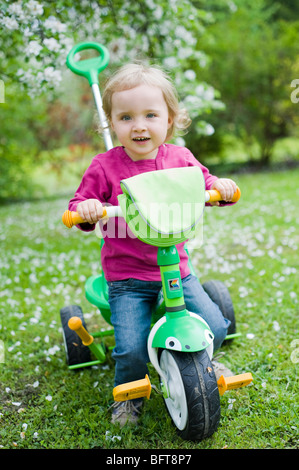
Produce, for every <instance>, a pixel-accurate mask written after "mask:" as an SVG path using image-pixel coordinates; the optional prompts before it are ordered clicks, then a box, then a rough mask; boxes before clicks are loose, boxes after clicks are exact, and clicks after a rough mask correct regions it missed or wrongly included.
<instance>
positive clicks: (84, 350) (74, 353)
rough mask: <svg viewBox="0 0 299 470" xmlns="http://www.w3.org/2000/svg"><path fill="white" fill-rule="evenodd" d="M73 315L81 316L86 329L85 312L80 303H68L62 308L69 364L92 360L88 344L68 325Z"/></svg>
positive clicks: (62, 321)
mask: <svg viewBox="0 0 299 470" xmlns="http://www.w3.org/2000/svg"><path fill="white" fill-rule="evenodd" d="M72 317H79V318H80V319H81V321H82V325H83V326H84V328H85V329H86V324H85V320H84V317H83V312H82V309H81V307H80V306H79V305H68V306H67V307H63V308H62V309H61V310H60V319H61V325H62V334H63V340H64V346H65V352H66V360H67V364H68V365H69V366H74V365H79V364H83V363H84V362H90V361H91V354H90V349H89V348H88V346H84V344H83V343H82V340H81V339H80V338H79V336H78V335H77V333H76V332H75V331H73V330H71V329H70V328H69V326H68V321H69V319H70V318H72Z"/></svg>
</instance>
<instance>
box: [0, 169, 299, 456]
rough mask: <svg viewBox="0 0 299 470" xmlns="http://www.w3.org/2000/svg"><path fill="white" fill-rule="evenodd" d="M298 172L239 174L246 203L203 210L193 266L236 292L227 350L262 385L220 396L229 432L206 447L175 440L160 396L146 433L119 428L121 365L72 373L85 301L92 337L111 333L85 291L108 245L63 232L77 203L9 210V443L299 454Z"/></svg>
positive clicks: (4, 236) (4, 322) (0, 430)
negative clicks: (69, 334) (77, 316)
mask: <svg viewBox="0 0 299 470" xmlns="http://www.w3.org/2000/svg"><path fill="white" fill-rule="evenodd" d="M298 173H299V172H298V170H297V171H289V172H287V171H286V172H282V173H263V174H254V175H242V176H238V177H237V178H236V180H237V182H238V184H239V185H240V187H241V189H242V198H241V200H240V202H239V203H238V204H237V205H236V206H233V207H226V208H209V209H207V210H206V212H205V227H204V243H203V246H202V247H201V249H199V250H198V249H195V250H193V251H192V259H193V260H194V264H195V267H196V270H197V272H198V274H199V276H200V278H201V280H202V281H205V280H207V279H212V278H214V279H220V280H222V281H224V282H225V283H226V285H227V286H228V287H229V289H230V292H231V295H232V299H233V302H234V306H235V311H236V316H237V327H238V331H239V332H240V333H242V336H240V337H239V338H237V339H235V340H234V341H233V342H232V343H230V344H225V345H224V346H223V347H222V349H221V350H222V351H224V352H225V356H224V358H223V362H225V364H226V365H228V366H229V367H230V368H231V369H232V370H233V371H234V373H236V374H238V373H242V372H251V373H252V374H253V378H254V381H253V383H252V384H251V385H250V386H248V387H246V388H242V389H239V390H234V391H230V392H227V393H226V394H225V395H224V396H223V397H222V398H221V422H220V426H219V428H218V430H217V432H216V433H215V434H214V435H213V436H212V437H210V438H209V439H206V440H205V441H203V442H187V441H183V440H181V439H180V438H179V437H178V436H177V434H176V431H175V429H174V427H173V426H172V424H171V421H170V418H169V417H168V415H167V412H166V409H165V407H164V403H163V400H162V399H161V398H160V396H159V395H157V394H155V393H154V392H152V395H151V398H150V400H149V401H147V402H146V405H145V408H144V411H143V413H142V417H141V423H140V426H139V427H138V429H135V428H134V427H130V426H128V427H126V428H123V429H120V428H119V427H118V426H114V425H112V424H111V423H110V411H109V409H108V408H109V405H110V404H111V402H112V387H113V376H114V364H113V361H112V359H111V358H110V357H108V359H107V362H106V363H105V364H102V365H99V366H97V367H93V368H92V369H85V370H83V371H80V372H72V371H70V370H68V368H67V366H66V362H65V352H64V346H63V341H62V334H61V327H60V319H59V310H60V308H61V307H63V306H64V305H68V304H73V303H77V304H80V305H81V306H82V308H83V311H84V314H85V317H86V321H87V324H88V327H89V330H90V331H95V330H98V329H99V328H106V327H108V325H106V324H105V322H104V321H103V320H102V318H101V316H100V314H99V312H98V311H97V309H96V308H95V307H93V306H92V305H90V304H89V303H88V302H87V301H86V300H85V296H84V282H85V279H87V278H88V277H89V276H90V275H92V274H96V273H98V272H99V269H100V265H99V242H98V239H97V238H96V237H95V235H94V234H84V233H81V232H79V231H78V230H76V229H72V230H68V229H66V228H65V227H64V226H63V225H62V223H61V215H62V213H63V211H64V210H65V209H66V208H67V202H68V201H67V199H63V200H62V199H57V200H53V201H41V202H26V203H23V204H14V205H8V206H5V207H1V208H0V213H1V221H2V223H1V227H0V239H1V258H0V265H1V277H0V280H1V291H0V300H1V304H0V312H1V320H0V340H1V342H2V345H4V358H2V359H3V362H2V363H0V371H1V383H0V446H1V447H2V448H6V449H13V448H17V449H58V448H60V449H77V448H80V449H88V448H106V449H180V450H183V449H221V448H228V449H264V448H276V449H282V448H298V380H297V377H298V367H299V365H298V362H299V361H298V357H299V354H298V348H299V338H298V336H299V333H298V270H299V268H298V232H297V231H296V230H297V222H298V219H297V217H298V215H297V214H298V207H297V206H298V204H297V200H298V196H299V194H298V189H297V188H298V176H299V174H298ZM151 371H152V380H153V382H156V383H157V375H156V373H155V371H153V369H152V370H151Z"/></svg>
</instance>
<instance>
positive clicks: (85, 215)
mask: <svg viewBox="0 0 299 470" xmlns="http://www.w3.org/2000/svg"><path fill="white" fill-rule="evenodd" d="M77 212H78V214H79V215H80V217H81V218H82V219H83V220H84V221H85V222H88V223H89V224H91V225H93V224H96V223H97V222H98V221H99V220H100V218H101V217H102V215H103V206H102V204H101V203H100V201H98V200H97V199H86V201H82V202H79V204H78V205H77Z"/></svg>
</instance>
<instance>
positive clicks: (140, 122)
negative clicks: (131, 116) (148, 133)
mask: <svg viewBox="0 0 299 470" xmlns="http://www.w3.org/2000/svg"><path fill="white" fill-rule="evenodd" d="M133 130H134V131H137V132H142V131H145V130H146V124H145V122H144V119H135V121H134V124H133Z"/></svg>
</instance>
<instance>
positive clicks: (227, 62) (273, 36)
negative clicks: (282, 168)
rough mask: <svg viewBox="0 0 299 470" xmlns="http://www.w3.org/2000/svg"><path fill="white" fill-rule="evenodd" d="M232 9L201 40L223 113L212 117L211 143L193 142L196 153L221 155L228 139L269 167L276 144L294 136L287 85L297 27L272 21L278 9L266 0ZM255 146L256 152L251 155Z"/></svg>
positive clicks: (293, 69) (294, 65)
mask: <svg viewBox="0 0 299 470" xmlns="http://www.w3.org/2000/svg"><path fill="white" fill-rule="evenodd" d="M236 5H237V7H236V11H235V12H234V13H233V14H230V15H226V16H225V17H224V18H223V17H222V19H221V20H219V21H216V22H215V23H214V24H213V25H211V26H210V27H208V34H207V35H206V36H205V37H204V38H203V43H202V46H203V49H204V50H205V51H206V53H207V54H208V55H209V56H211V57H212V58H213V60H211V61H210V63H209V67H208V68H207V69H206V70H205V71H204V72H203V76H204V78H207V77H208V78H209V80H210V83H211V84H212V85H213V86H214V87H215V88H217V89H218V90H219V91H220V93H221V99H222V101H224V103H225V104H226V108H225V110H224V111H223V112H220V113H214V114H213V116H211V118H210V119H211V122H212V123H213V125H214V127H215V128H216V129H217V132H216V134H215V136H213V137H212V138H211V139H209V140H210V142H208V143H206V141H207V139H206V138H205V139H202V144H201V142H199V139H198V137H195V138H196V139H197V140H196V143H197V144H198V146H199V149H201V145H203V146H204V145H206V146H207V145H209V147H210V149H212V150H214V149H216V150H218V151H220V150H221V144H222V143H223V141H224V139H225V136H226V135H227V134H231V135H234V136H236V137H238V138H239V139H240V140H241V141H242V142H243V145H244V147H245V148H247V152H248V153H249V155H250V157H251V158H253V159H260V160H261V162H262V163H263V164H268V163H269V162H270V159H271V157H272V152H273V147H274V144H275V142H276V141H277V140H278V139H280V138H283V137H286V136H288V135H292V134H293V133H296V134H297V129H296V127H297V124H298V110H297V108H296V105H295V104H294V103H292V101H291V99H290V95H291V88H290V84H291V81H292V79H293V78H295V77H296V76H297V75H298V71H299V70H298V61H296V57H297V56H298V52H299V47H298V41H297V39H296V38H297V35H298V26H299V23H298V22H296V21H293V22H290V21H289V22H286V21H284V20H281V19H277V20H276V21H274V20H273V15H274V13H277V5H276V8H274V9H273V5H270V6H269V5H267V3H266V2H265V1H264V0H261V1H259V2H249V1H246V0H240V1H238V2H236ZM195 136H196V134H195ZM213 142H214V143H213ZM255 144H257V146H258V147H257V148H258V151H257V152H256V153H251V152H252V150H253V149H254V145H255ZM213 146H214V149H213ZM203 149H205V147H203Z"/></svg>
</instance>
